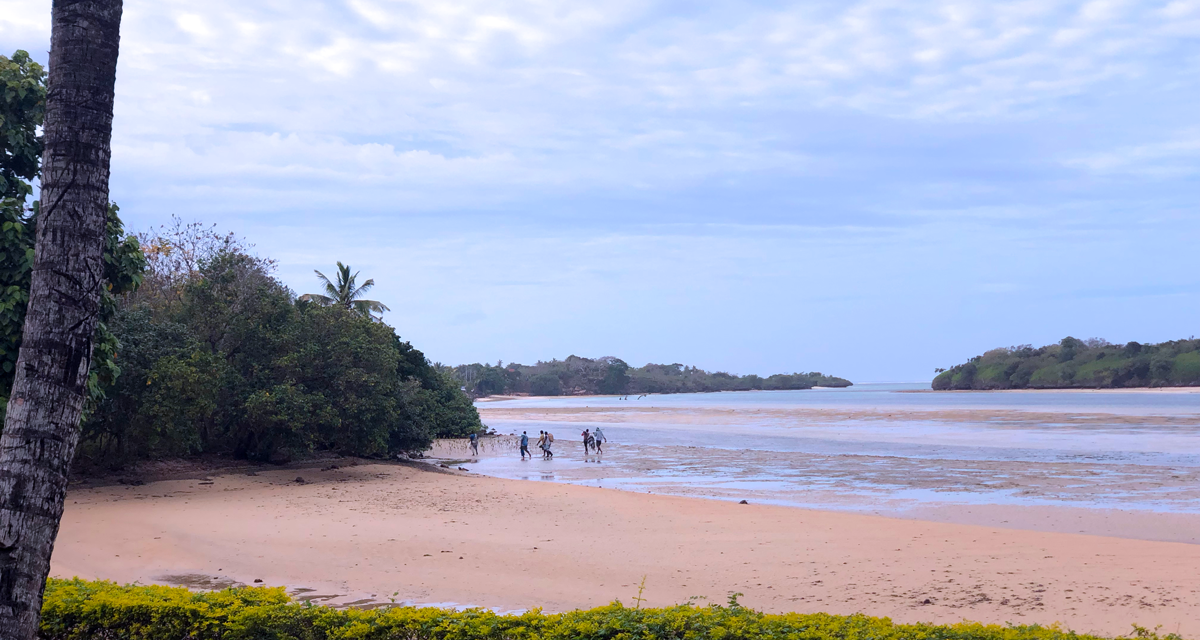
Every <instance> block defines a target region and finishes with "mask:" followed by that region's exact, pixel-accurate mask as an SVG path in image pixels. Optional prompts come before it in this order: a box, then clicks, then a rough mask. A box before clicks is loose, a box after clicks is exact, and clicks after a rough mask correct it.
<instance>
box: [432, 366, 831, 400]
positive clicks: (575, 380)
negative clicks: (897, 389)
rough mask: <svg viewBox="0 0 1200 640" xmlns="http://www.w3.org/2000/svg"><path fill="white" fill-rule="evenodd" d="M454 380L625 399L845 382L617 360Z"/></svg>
mask: <svg viewBox="0 0 1200 640" xmlns="http://www.w3.org/2000/svg"><path fill="white" fill-rule="evenodd" d="M453 372H454V375H455V376H457V377H458V379H459V380H461V381H462V384H463V386H464V387H465V388H466V389H467V391H468V392H469V393H471V394H472V395H474V396H476V397H479V396H490V395H503V394H531V395H536V396H563V395H618V394H629V393H638V394H640V393H702V392H709V391H750V390H759V389H762V390H783V389H811V388H813V387H848V386H850V385H851V382H850V381H849V380H846V379H844V378H835V377H833V376H827V375H824V374H821V373H816V372H813V373H790V374H788V373H779V374H775V375H773V376H770V377H767V378H763V377H761V376H756V375H753V374H751V375H746V376H736V375H733V374H729V373H724V372H720V371H716V372H709V371H705V370H703V369H699V368H696V367H688V366H684V365H682V364H647V365H646V366H644V367H637V368H634V367H630V366H629V365H628V364H626V363H625V362H624V361H623V360H620V359H618V358H611V357H609V358H596V359H591V358H581V357H579V356H570V357H568V358H567V359H566V360H551V361H550V362H538V363H537V364H534V365H525V364H516V363H511V364H507V365H506V364H504V363H503V362H498V363H496V364H495V365H488V364H479V363H476V364H465V365H460V366H458V367H455V368H454V369H453Z"/></svg>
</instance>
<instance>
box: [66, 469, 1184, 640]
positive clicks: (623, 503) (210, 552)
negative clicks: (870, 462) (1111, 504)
mask: <svg viewBox="0 0 1200 640" xmlns="http://www.w3.org/2000/svg"><path fill="white" fill-rule="evenodd" d="M297 476H302V477H303V478H304V480H305V482H304V483H298V482H296V478H297ZM53 575H55V576H59V577H70V576H80V577H84V578H103V579H108V580H115V581H118V582H134V581H138V582H142V583H172V584H186V585H191V586H220V585H222V584H233V583H245V584H253V581H254V580H255V579H261V580H263V581H264V582H263V584H267V585H284V586H287V587H289V588H291V589H293V590H300V591H299V593H302V594H303V595H305V596H306V597H315V598H316V599H317V600H318V601H325V602H331V603H334V604H348V603H357V604H360V605H363V604H370V603H377V602H388V601H389V600H390V599H392V598H394V599H395V600H396V601H397V602H413V603H421V604H428V603H442V604H448V605H450V604H452V605H473V606H482V607H490V608H494V609H497V610H501V611H509V610H520V609H528V608H534V607H540V608H542V609H544V610H546V611H562V610H567V609H572V608H577V607H593V606H598V605H603V604H606V603H608V602H610V601H612V600H613V599H618V598H619V599H621V600H622V601H623V602H625V603H627V604H632V599H633V598H634V597H635V596H636V595H637V593H638V585H639V583H640V582H641V581H642V578H643V576H645V592H644V594H643V597H644V598H645V599H646V601H645V605H646V606H661V605H670V604H676V603H682V602H687V601H688V600H689V598H692V597H698V598H700V599H699V600H697V601H698V602H699V603H701V604H703V603H709V602H717V603H723V602H725V600H726V598H727V596H728V594H729V593H730V592H741V593H743V594H745V595H744V596H743V597H742V598H741V601H742V602H743V603H744V604H746V605H748V606H751V607H755V608H759V609H762V610H765V611H772V612H782V611H800V612H815V611H826V612H831V613H843V614H844V613H854V612H862V613H866V614H869V615H876V616H889V617H891V618H892V619H894V620H897V621H902V622H916V621H927V622H955V621H960V620H963V619H967V620H978V621H983V622H995V623H1005V622H1013V623H1018V624H1028V623H1040V624H1051V623H1055V622H1059V623H1062V624H1063V625H1065V626H1066V627H1068V628H1070V629H1073V630H1076V631H1080V632H1096V633H1101V634H1106V635H1117V634H1124V633H1128V632H1129V631H1130V630H1131V627H1130V626H1129V625H1130V624H1132V623H1137V624H1140V625H1143V626H1147V627H1150V628H1153V627H1155V626H1157V625H1162V629H1161V631H1162V632H1175V633H1180V634H1182V635H1183V636H1184V637H1190V638H1197V637H1200V545H1194V544H1184V543H1178V542H1162V541H1147V540H1131V539H1124V538H1115V537H1101V536H1090V535H1079V534H1067V533H1047V532H1037V531H1023V530H1013V529H998V528H990V527H986V526H972V525H963V524H947V523H938V522H926V521H917V520H907V519H894V518H885V517H879V516H870V515H858V514H851V513H838V512H826V511H813V510H805V509H797V508H791V507H779V506H768V505H759V504H749V505H740V504H737V503H733V502H727V501H718V500H705V499H698V498H686V497H674V496H663V495H651V494H637V493H631V492H624V491H617V490H611V489H599V488H592V487H583V486H572V485H564V484H556V483H548V482H528V481H519V480H505V479H498V478H487V477H481V476H475V475H470V474H465V473H455V474H449V473H434V472H431V471H427V470H424V469H420V468H416V467H413V466H403V465H393V464H361V465H357V466H342V467H341V468H338V469H330V470H326V471H319V470H317V469H304V470H301V471H297V470H295V469H292V470H273V471H264V472H259V473H257V474H256V475H246V474H237V475H224V476H216V477H214V478H212V479H211V480H208V481H201V480H169V481H161V482H153V483H149V484H146V485H142V486H137V487H128V486H112V487H99V488H74V489H72V491H71V492H70V494H69V495H68V499H67V508H66V513H65V515H64V518H63V524H62V529H61V532H60V534H59V538H58V544H57V547H56V549H55V552H54V560H53ZM305 589H311V590H312V591H306V590H305ZM393 594H395V595H393Z"/></svg>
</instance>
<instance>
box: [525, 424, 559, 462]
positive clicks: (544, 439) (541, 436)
mask: <svg viewBox="0 0 1200 640" xmlns="http://www.w3.org/2000/svg"><path fill="white" fill-rule="evenodd" d="M553 444H554V434H553V433H550V432H549V431H538V439H537V448H539V449H541V450H542V459H544V460H549V459H550V458H553V457H554V452H553V451H551V450H550V446H551V445H553ZM525 456H529V459H530V460H532V459H533V453H531V452H530V451H529V434H528V433H527V432H525V431H522V432H521V459H522V460H524V459H525Z"/></svg>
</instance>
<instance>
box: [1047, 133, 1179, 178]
mask: <svg viewBox="0 0 1200 640" xmlns="http://www.w3.org/2000/svg"><path fill="white" fill-rule="evenodd" d="M1066 164H1067V165H1068V166H1073V167H1079V168H1082V169H1086V170H1088V171H1091V172H1093V173H1097V174H1102V175H1113V174H1126V175H1137V176H1143V177H1148V178H1178V177H1183V176H1194V175H1196V174H1200V128H1191V129H1184V130H1182V131H1178V132H1176V133H1175V134H1174V135H1173V136H1171V138H1170V139H1168V140H1163V141H1159V142H1153V143H1149V144H1139V145H1129V146H1124V147H1119V148H1116V149H1112V150H1110V151H1105V152H1102V153H1096V154H1092V155H1087V156H1082V157H1078V158H1072V159H1070V160H1067V161H1066Z"/></svg>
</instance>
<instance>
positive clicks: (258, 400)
mask: <svg viewBox="0 0 1200 640" xmlns="http://www.w3.org/2000/svg"><path fill="white" fill-rule="evenodd" d="M143 243H144V245H145V246H146V247H147V256H148V263H149V267H148V269H147V271H146V277H145V283H144V284H143V286H142V288H141V289H140V290H139V291H138V292H137V293H136V294H134V295H131V296H128V297H127V299H126V300H125V301H124V302H123V304H122V306H121V308H120V310H119V313H118V314H117V318H116V321H115V322H114V325H113V326H114V331H115V333H116V335H117V336H118V337H119V338H120V340H121V342H122V344H123V345H124V347H123V348H122V363H123V371H122V375H121V377H120V378H119V380H118V381H117V384H116V385H115V388H114V390H113V392H112V393H110V394H109V396H108V398H106V400H105V401H104V403H103V405H102V408H101V410H99V411H97V412H95V414H94V415H93V416H92V418H91V419H90V420H88V421H87V423H86V424H85V425H84V429H85V431H84V439H85V440H84V444H85V446H84V449H83V455H84V456H85V457H86V458H87V460H89V461H91V462H93V463H97V464H105V465H109V466H115V465H120V464H123V463H125V462H127V461H130V460H136V459H152V458H162V457H171V456H186V455H193V454H201V453H213V454H224V455H233V456H237V457H242V458H249V459H254V460H264V461H273V462H285V461H287V460H290V459H293V458H295V457H298V456H303V455H306V454H309V453H311V452H314V451H337V452H341V453H346V454H352V455H360V456H384V455H389V454H392V453H395V452H398V451H406V450H412V449H419V448H422V447H424V446H426V445H427V444H428V443H429V442H430V440H431V439H432V438H433V437H435V436H452V435H466V434H467V433H471V432H477V431H479V430H481V429H482V424H481V423H480V421H479V415H478V413H477V412H476V411H475V408H474V406H473V405H472V404H471V401H470V398H468V397H467V396H466V394H464V393H462V392H461V391H460V390H459V385H458V383H457V382H456V381H455V380H453V379H452V378H451V377H450V376H448V375H446V374H444V373H442V372H439V371H438V370H436V369H435V368H434V367H433V366H432V365H430V363H429V362H428V360H427V359H426V358H425V356H424V354H422V353H421V352H420V351H419V350H417V349H415V348H413V347H412V345H411V344H409V343H408V342H405V341H403V340H401V339H400V338H399V336H397V335H396V334H395V332H394V331H393V329H392V328H391V327H389V326H387V325H385V324H383V323H382V322H378V321H376V320H374V319H372V318H371V317H370V316H368V315H364V314H362V313H358V312H357V311H356V310H354V309H353V308H349V309H348V308H346V307H345V306H343V305H330V306H322V305H318V304H312V303H309V302H305V301H301V300H298V299H296V298H295V296H294V294H293V293H292V292H291V291H290V290H289V289H288V288H287V287H285V286H284V285H283V284H282V283H280V282H279V281H278V280H277V279H276V278H275V277H274V275H273V270H274V262H273V261H271V260H267V259H263V258H260V257H258V256H255V255H254V254H253V253H252V251H251V247H249V246H248V245H246V244H245V243H244V242H242V241H241V240H239V239H238V238H236V237H234V236H231V235H228V234H219V233H217V232H215V230H213V229H212V228H211V227H206V226H204V225H200V224H183V223H181V222H180V221H178V220H176V221H175V222H174V223H173V224H171V225H167V226H164V227H162V228H160V229H159V232H158V233H157V234H154V235H151V234H147V235H146V236H144V237H143Z"/></svg>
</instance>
